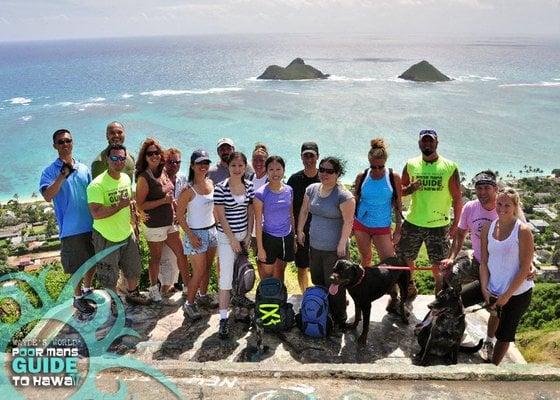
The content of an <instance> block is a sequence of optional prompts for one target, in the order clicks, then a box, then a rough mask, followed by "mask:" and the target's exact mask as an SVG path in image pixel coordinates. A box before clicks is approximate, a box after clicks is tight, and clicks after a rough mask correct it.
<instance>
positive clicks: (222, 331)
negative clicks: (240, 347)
mask: <svg viewBox="0 0 560 400" xmlns="http://www.w3.org/2000/svg"><path fill="white" fill-rule="evenodd" d="M218 336H219V337H220V339H227V338H228V337H229V327H228V319H227V318H222V319H221V320H220V327H219V328H218Z"/></svg>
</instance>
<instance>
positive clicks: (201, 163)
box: [195, 160, 210, 165]
mask: <svg viewBox="0 0 560 400" xmlns="http://www.w3.org/2000/svg"><path fill="white" fill-rule="evenodd" d="M195 164H196V165H210V161H208V160H205V161H201V162H197V163H195Z"/></svg>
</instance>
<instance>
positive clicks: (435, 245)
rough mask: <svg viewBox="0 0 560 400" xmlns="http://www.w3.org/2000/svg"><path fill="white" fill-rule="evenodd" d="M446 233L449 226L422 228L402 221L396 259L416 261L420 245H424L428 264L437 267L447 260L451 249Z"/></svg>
mask: <svg viewBox="0 0 560 400" xmlns="http://www.w3.org/2000/svg"><path fill="white" fill-rule="evenodd" d="M448 232H449V226H442V227H438V228H423V227H421V226H417V225H414V224H411V223H410V222H408V221H404V223H403V225H402V228H401V240H399V243H398V244H397V249H396V250H397V257H401V258H404V259H405V260H416V258H417V257H418V252H419V251H420V247H421V246H422V243H425V244H426V249H427V251H428V257H429V259H430V263H431V264H432V265H439V263H440V262H441V260H443V259H445V258H447V256H448V254H449V250H450V247H451V244H450V243H449V237H448Z"/></svg>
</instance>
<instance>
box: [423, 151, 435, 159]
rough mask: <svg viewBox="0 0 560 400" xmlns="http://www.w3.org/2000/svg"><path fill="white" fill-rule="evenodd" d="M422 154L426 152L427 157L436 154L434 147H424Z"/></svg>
mask: <svg viewBox="0 0 560 400" xmlns="http://www.w3.org/2000/svg"><path fill="white" fill-rule="evenodd" d="M422 154H424V155H425V156H426V157H429V156H431V155H432V154H434V150H432V149H423V150H422Z"/></svg>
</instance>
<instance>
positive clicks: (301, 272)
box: [297, 267, 309, 294]
mask: <svg viewBox="0 0 560 400" xmlns="http://www.w3.org/2000/svg"><path fill="white" fill-rule="evenodd" d="M297 280H298V284H299V290H301V293H302V294H303V292H305V289H307V288H308V287H309V271H308V268H299V267H298V268H297Z"/></svg>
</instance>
